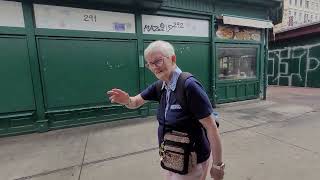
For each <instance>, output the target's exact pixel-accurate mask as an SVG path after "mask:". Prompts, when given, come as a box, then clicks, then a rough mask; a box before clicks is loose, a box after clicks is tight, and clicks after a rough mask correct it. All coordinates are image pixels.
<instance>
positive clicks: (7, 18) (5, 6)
mask: <svg viewBox="0 0 320 180" xmlns="http://www.w3.org/2000/svg"><path fill="white" fill-rule="evenodd" d="M0 26H8V27H24V26H25V25H24V19H23V12H22V5H21V3H20V2H13V1H2V0H0Z"/></svg>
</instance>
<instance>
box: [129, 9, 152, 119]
mask: <svg viewBox="0 0 320 180" xmlns="http://www.w3.org/2000/svg"><path fill="white" fill-rule="evenodd" d="M135 20H136V31H137V38H138V40H137V43H138V44H137V48H138V49H137V50H138V53H137V56H138V57H137V60H138V62H137V63H138V65H139V66H138V67H139V90H140V92H141V91H142V90H144V89H145V88H146V83H145V82H146V77H145V76H146V74H145V67H144V43H143V38H142V36H143V34H142V18H141V16H140V14H138V13H136V14H135ZM131 96H135V94H132V95H131ZM148 111H149V108H147V110H146V111H145V110H143V109H142V108H141V109H140V110H139V113H140V114H141V115H142V116H146V115H147V114H148Z"/></svg>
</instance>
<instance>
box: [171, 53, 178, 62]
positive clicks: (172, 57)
mask: <svg viewBox="0 0 320 180" xmlns="http://www.w3.org/2000/svg"><path fill="white" fill-rule="evenodd" d="M171 60H172V62H174V63H175V64H177V57H176V55H172V56H171Z"/></svg>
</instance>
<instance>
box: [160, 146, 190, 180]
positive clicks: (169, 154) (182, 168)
mask: <svg viewBox="0 0 320 180" xmlns="http://www.w3.org/2000/svg"><path fill="white" fill-rule="evenodd" d="M188 156H189V155H186V153H185V150H184V149H183V148H180V147H175V146H169V145H167V146H164V156H163V157H162V160H161V166H162V168H164V169H167V170H169V171H173V172H176V173H180V174H186V173H188V172H187V170H188V167H187V166H186V162H188V159H189V157H188Z"/></svg>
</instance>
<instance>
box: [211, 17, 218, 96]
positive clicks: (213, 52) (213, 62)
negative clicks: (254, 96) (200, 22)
mask: <svg viewBox="0 0 320 180" xmlns="http://www.w3.org/2000/svg"><path fill="white" fill-rule="evenodd" d="M215 26H216V22H215V15H214V14H213V15H212V16H211V21H210V28H211V31H210V32H211V34H210V36H211V61H210V62H211V75H210V82H211V83H212V84H211V89H212V98H213V100H214V102H217V92H216V80H217V79H216V75H215V74H216V73H217V70H216V68H217V66H216V64H217V62H216V58H215V57H216V48H215V47H216V43H215V39H216V28H215Z"/></svg>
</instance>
